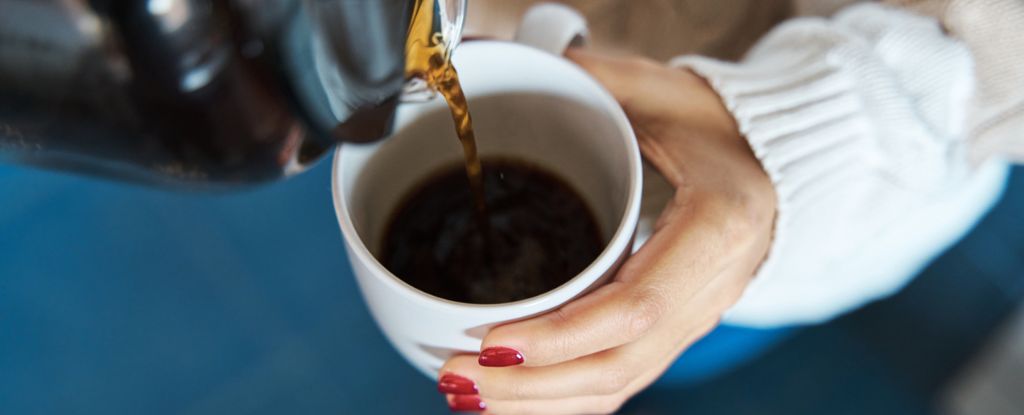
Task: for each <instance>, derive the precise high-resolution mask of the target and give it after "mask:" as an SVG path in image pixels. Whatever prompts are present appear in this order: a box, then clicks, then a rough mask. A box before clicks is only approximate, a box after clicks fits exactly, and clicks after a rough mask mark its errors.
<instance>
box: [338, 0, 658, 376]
mask: <svg viewBox="0 0 1024 415" xmlns="http://www.w3.org/2000/svg"><path fill="white" fill-rule="evenodd" d="M584 28H585V26H584V24H583V20H582V18H580V17H579V16H578V15H577V14H575V13H574V12H571V11H568V10H566V9H564V8H560V7H556V6H550V5H548V6H544V7H541V8H539V9H534V10H531V11H530V13H528V15H527V17H526V18H525V20H524V23H523V24H522V25H521V26H520V30H521V33H529V35H528V36H519V37H518V38H519V39H520V40H523V39H524V38H528V39H527V41H529V42H530V43H531V44H533V45H536V46H539V47H540V48H543V49H546V50H541V49H540V48H537V47H531V46H526V45H523V44H519V43H512V42H500V41H472V42H466V43H464V44H462V45H461V46H459V48H458V49H457V50H456V51H455V53H454V54H453V62H454V65H455V68H456V69H457V70H458V71H459V75H460V77H461V82H462V87H463V90H464V91H465V94H466V96H467V98H468V102H469V108H470V112H471V114H472V117H473V126H474V128H475V130H476V137H477V140H478V142H477V144H478V148H479V151H480V154H481V155H482V156H483V157H487V156H496V155H497V156H506V157H512V158H516V159H521V160H525V161H528V162H530V163H531V164H534V165H539V166H540V167H543V168H546V169H547V170H548V171H552V172H555V173H556V174H557V175H558V176H560V177H561V178H562V179H564V180H566V181H567V182H569V183H570V184H571V185H572V186H573V188H574V189H575V190H576V191H577V192H579V193H580V195H581V196H582V197H583V198H584V199H585V201H586V202H587V204H588V205H589V206H590V208H591V210H592V211H593V212H594V214H595V216H596V219H597V222H598V224H599V226H600V228H601V231H602V234H603V238H604V240H605V248H604V250H603V251H602V252H601V254H600V255H599V256H598V257H597V259H595V260H594V262H593V263H591V264H590V265H589V266H588V267H587V268H586V269H585V270H583V271H582V272H581V273H579V274H578V275H576V276H575V277H573V278H572V279H571V280H569V281H568V282H566V283H565V284H563V285H561V286H559V287H558V288H556V289H554V290H551V291H548V292H546V293H544V294H541V295H538V296H535V297H532V298H528V299H525V300H520V301H516V302H512V303H504V304H486V305H483V304H467V303H460V302H455V301H450V300H446V299H444V298H439V297H436V296H434V295H431V294H429V293H425V292H422V291H420V290H418V289H416V288H413V287H412V286H410V285H408V284H406V283H405V282H403V281H402V280H401V279H399V278H398V277H396V276H395V275H393V274H391V273H390V272H389V271H388V270H387V269H385V268H384V266H382V265H381V263H380V262H378V260H377V259H376V256H375V254H379V249H380V247H381V238H382V234H383V232H384V227H385V226H386V222H387V221H388V220H389V218H390V216H391V214H392V213H393V211H394V209H395V208H396V205H397V204H398V203H399V202H400V199H401V198H402V197H403V196H404V195H405V194H407V193H408V192H409V191H410V190H411V189H412V188H414V187H415V186H416V185H417V184H418V183H420V181H421V180H423V179H425V178H426V177H428V176H429V175H430V174H431V173H433V172H435V171H436V170H437V169H439V168H440V167H442V166H445V165H450V164H451V163H457V162H458V163H461V162H462V160H463V155H462V148H461V146H460V145H459V141H458V139H457V138H456V135H455V129H454V126H453V123H452V119H451V116H450V113H449V111H448V107H447V105H446V104H445V102H444V100H442V99H440V98H437V99H433V100H429V101H427V102H419V103H404V104H402V105H401V106H400V107H399V109H398V112H397V114H396V123H395V132H394V134H393V135H392V136H391V137H389V138H387V139H385V140H383V141H381V142H378V143H373V144H362V145H356V144H345V145H343V146H341V147H340V148H339V149H338V150H337V153H336V154H335V162H334V168H333V185H332V187H333V193H334V205H335V210H336V212H337V215H338V221H339V223H340V225H341V231H342V234H343V235H344V239H345V246H346V248H347V251H348V255H349V260H350V261H351V263H352V268H353V270H354V272H355V276H356V278H357V280H358V283H359V287H360V289H361V290H362V293H363V296H364V297H365V298H366V302H367V304H368V305H369V307H370V311H371V312H372V314H373V316H374V318H375V319H376V321H377V324H379V325H380V327H381V329H382V330H383V331H384V333H385V335H386V336H387V338H388V339H389V340H390V341H391V343H392V344H393V345H394V346H395V347H396V348H397V349H398V350H399V351H400V352H401V353H402V355H404V356H405V358H406V359H408V360H409V362H410V363H412V364H413V365H414V366H415V367H416V368H418V369H419V370H420V371H422V372H423V373H424V374H426V375H427V376H429V377H436V375H437V370H438V369H440V367H441V365H442V364H443V363H444V361H445V360H447V359H448V358H449V357H451V356H452V355H453V354H455V353H466V352H468V353H477V352H479V348H480V343H481V339H482V338H483V336H484V335H485V334H486V333H487V331H488V330H489V329H490V328H491V327H493V326H494V325H496V324H500V323H505V322H510V321H515V320H520V319H524V318H528V317H531V316H535V315H538V314H541V313H544V312H546V311H549V310H552V309H554V308H556V307H558V306H560V305H562V304H564V303H566V302H567V301H570V300H572V299H573V298H576V297H578V296H580V295H581V294H584V293H586V292H587V291H588V290H590V289H592V288H594V287H596V286H598V285H600V284H602V283H604V282H606V281H608V280H609V279H610V278H611V277H612V276H613V275H614V273H615V271H616V270H617V269H618V267H619V265H620V264H621V263H622V261H623V260H624V259H625V257H626V256H628V255H629V254H630V252H631V248H632V244H633V236H634V232H635V230H636V226H637V219H638V215H639V211H640V199H641V187H642V167H641V161H640V152H639V149H638V148H637V144H636V139H635V137H634V135H633V130H632V128H631V127H630V124H629V121H628V120H627V119H626V116H625V114H624V113H623V111H622V109H621V107H620V106H619V105H618V103H616V101H615V99H614V98H612V96H611V95H610V94H609V93H608V92H607V91H605V90H604V89H603V88H602V87H601V86H600V85H599V84H598V83H597V82H596V81H594V79H592V78H591V77H590V76H589V75H588V74H587V73H586V72H584V71H583V70H582V69H581V68H579V67H578V66H576V65H575V64H573V63H571V62H569V61H568V60H566V59H564V58H563V57H561V52H562V51H563V49H564V48H565V47H566V46H567V45H568V44H569V42H571V41H573V39H574V38H576V37H577V35H579V34H582V33H584V30H583V29H584ZM526 358H527V359H528V358H529V356H526Z"/></svg>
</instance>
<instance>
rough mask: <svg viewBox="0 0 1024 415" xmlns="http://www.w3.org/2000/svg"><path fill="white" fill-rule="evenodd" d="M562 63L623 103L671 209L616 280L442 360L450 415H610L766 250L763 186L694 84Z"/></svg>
mask: <svg viewBox="0 0 1024 415" xmlns="http://www.w3.org/2000/svg"><path fill="white" fill-rule="evenodd" d="M567 56H568V57H569V59H572V60H573V61H575V62H576V63H578V64H579V65H581V66H582V67H583V68H584V69H586V70H587V71H588V72H590V73H591V74H592V75H593V76H594V77H596V78H597V79H598V80H599V81H600V82H601V83H602V84H604V86H605V87H606V88H607V89H608V90H609V91H611V93H612V94H613V95H614V96H615V98H616V99H617V100H618V101H619V103H620V104H622V107H623V108H624V109H625V111H626V114H627V115H628V116H629V118H630V121H631V122H632V124H633V128H634V130H635V131H636V135H637V139H638V140H639V144H640V149H641V151H642V152H643V154H644V156H645V157H646V158H647V160H648V161H649V162H650V163H652V164H653V165H654V166H655V167H656V168H657V169H658V170H659V171H660V172H661V173H662V174H663V175H664V176H665V177H666V178H667V179H668V181H669V182H670V183H671V184H672V185H673V186H674V187H675V196H674V197H673V199H672V200H671V201H670V202H669V203H668V205H667V206H666V207H665V209H664V211H663V212H662V214H661V216H660V218H659V219H658V222H657V224H656V225H655V230H654V233H653V234H652V236H651V238H650V239H649V240H648V241H647V243H646V244H645V245H644V246H643V247H642V248H641V249H640V250H639V251H638V252H637V253H636V254H635V255H633V256H632V257H631V258H629V259H628V260H627V261H626V262H625V264H623V266H622V268H621V270H620V271H619V273H618V274H617V275H616V277H615V279H614V281H612V282H611V283H609V284H607V285H605V286H603V287H601V288H600V289H597V290H595V291H594V292H592V293H590V294H588V295H586V296H583V297H581V298H579V299H577V300H575V301H572V302H570V303H568V304H566V305H564V306H562V307H560V308H558V309H557V310H554V311H552V312H549V313H546V314H544V315H541V316H538V317H534V318H532V319H529V320H524V321H520V322H516V323H511V324H506V325H503V326H499V327H496V328H494V329H493V330H491V331H490V333H488V335H487V336H486V337H485V338H484V339H483V351H482V352H481V354H480V356H479V357H478V356H471V355H463V356H456V357H453V358H452V359H450V360H449V361H448V362H447V363H446V364H445V365H444V367H443V368H441V380H440V383H439V386H438V389H439V390H440V391H441V392H442V393H445V394H446V396H447V399H448V402H449V404H450V406H451V407H452V409H453V410H469V411H474V410H475V411H479V410H484V409H486V411H487V412H488V413H496V414H521V413H530V414H577V413H610V412H614V411H615V410H617V409H618V408H619V407H620V406H621V405H622V404H623V403H624V402H625V401H626V400H627V399H629V398H630V397H631V396H633V395H634V394H636V393H637V392H639V391H640V390H641V389H643V388H645V387H646V386H647V385H649V384H651V383H652V382H653V381H654V380H655V379H657V378H658V376H659V375H660V374H661V373H662V372H663V371H665V369H666V368H667V367H668V366H669V365H670V364H671V363H672V362H673V361H674V360H675V359H676V358H677V357H678V356H679V354H680V353H682V351H683V350H685V349H686V347H688V346H689V345H690V344H692V343H693V342H694V341H696V340H697V339H699V338H701V337H702V336H704V335H705V334H707V333H708V332H709V331H710V330H711V329H712V328H714V327H715V326H716V325H717V324H718V321H719V319H720V318H721V316H722V313H723V312H725V310H726V309H728V308H729V307H730V306H731V305H732V304H733V303H735V302H736V301H737V300H738V299H739V297H740V295H741V294H742V293H743V290H744V288H745V287H746V286H747V283H748V282H749V281H750V279H751V276H752V275H753V274H754V272H755V270H756V269H757V267H758V265H759V264H760V262H761V260H762V259H763V258H764V256H765V253H766V252H767V250H768V246H769V243H770V239H771V231H772V223H773V219H774V215H775V204H776V201H775V193H774V190H773V188H772V185H771V182H770V181H769V179H768V177H767V176H766V174H765V173H764V171H763V170H762V169H761V166H760V164H759V163H758V161H757V159H756V158H755V157H754V155H753V154H752V152H751V150H750V148H749V147H748V146H747V143H746V141H744V139H743V137H741V136H740V134H739V131H738V129H737V127H736V125H735V122H734V120H733V118H732V116H731V115H730V114H729V113H728V111H726V109H725V108H724V107H723V105H722V103H721V101H720V100H719V98H718V96H717V95H716V94H715V92H714V91H713V90H712V89H711V88H710V87H709V86H708V85H707V84H706V83H705V82H704V80H703V79H701V78H700V77H698V76H696V75H695V74H693V73H691V72H688V71H685V70H679V69H672V68H668V67H666V66H663V65H660V64H657V63H654V62H652V61H648V60H644V59H638V58H614V57H606V56H598V55H593V54H591V53H590V52H586V51H581V50H573V51H570V52H569V53H567Z"/></svg>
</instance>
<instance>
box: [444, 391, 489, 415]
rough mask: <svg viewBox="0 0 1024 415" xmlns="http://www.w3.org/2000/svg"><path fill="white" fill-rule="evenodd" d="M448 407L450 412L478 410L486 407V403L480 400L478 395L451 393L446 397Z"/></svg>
mask: <svg viewBox="0 0 1024 415" xmlns="http://www.w3.org/2000/svg"><path fill="white" fill-rule="evenodd" d="M448 408H449V409H451V410H452V412H462V411H470V412H480V411H483V410H485V409H487V404H486V403H484V401H481V400H480V396H479V395H452V397H451V398H449V399H448Z"/></svg>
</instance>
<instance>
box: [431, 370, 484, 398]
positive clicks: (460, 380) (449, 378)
mask: <svg viewBox="0 0 1024 415" xmlns="http://www.w3.org/2000/svg"><path fill="white" fill-rule="evenodd" d="M437 391H438V392H441V393H452V394H456V395H476V394H478V393H480V391H479V390H477V388H476V383H473V381H472V380H469V379H466V378H464V377H462V376H459V375H455V374H451V373H448V374H446V375H444V376H441V380H438V381H437Z"/></svg>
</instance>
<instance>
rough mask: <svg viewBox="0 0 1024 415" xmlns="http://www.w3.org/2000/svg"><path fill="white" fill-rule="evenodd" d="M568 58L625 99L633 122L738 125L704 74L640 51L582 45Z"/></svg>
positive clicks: (617, 96)
mask: <svg viewBox="0 0 1024 415" xmlns="http://www.w3.org/2000/svg"><path fill="white" fill-rule="evenodd" d="M565 56H566V58H568V59H569V60H571V61H573V62H575V63H576V64H577V65H579V66H580V67H582V68H583V70H585V71H587V72H588V73H590V75H591V76H593V77H594V78H595V79H596V80H597V81H598V82H599V83H601V84H602V85H603V86H604V87H605V89H607V90H608V92H611V94H612V96H613V97H615V99H616V100H617V101H618V102H619V105H622V108H623V110H624V111H625V112H626V115H628V116H629V118H630V119H631V120H632V121H633V122H634V124H637V123H639V124H647V123H651V122H672V123H673V124H678V122H683V123H685V124H686V125H688V126H690V127H691V128H693V129H700V128H701V127H710V126H713V127H717V128H726V129H729V130H732V129H735V128H736V127H735V121H734V120H733V118H732V116H731V115H729V112H728V110H726V109H725V107H724V105H723V103H722V102H721V98H719V97H718V94H717V93H715V92H714V90H713V89H712V88H711V87H710V86H709V85H708V83H707V81H705V80H704V78H701V77H700V76H698V75H696V74H694V73H693V72H690V71H688V70H683V69H678V68H671V67H668V66H665V65H663V64H661V63H658V62H656V61H654V60H651V59H648V58H644V57H641V56H636V55H621V56H614V55H606V54H600V53H595V52H592V51H589V50H586V49H582V48H572V49H569V50H568V51H566V53H565Z"/></svg>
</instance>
